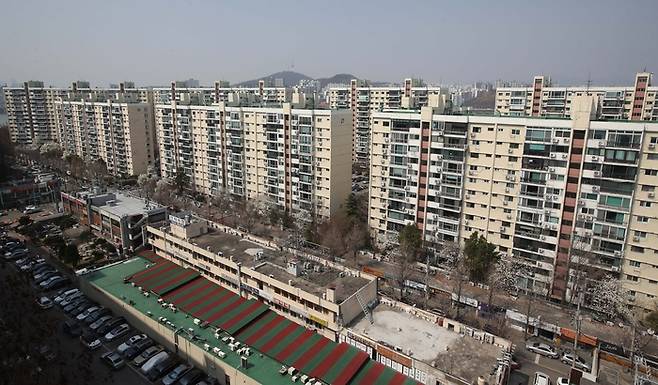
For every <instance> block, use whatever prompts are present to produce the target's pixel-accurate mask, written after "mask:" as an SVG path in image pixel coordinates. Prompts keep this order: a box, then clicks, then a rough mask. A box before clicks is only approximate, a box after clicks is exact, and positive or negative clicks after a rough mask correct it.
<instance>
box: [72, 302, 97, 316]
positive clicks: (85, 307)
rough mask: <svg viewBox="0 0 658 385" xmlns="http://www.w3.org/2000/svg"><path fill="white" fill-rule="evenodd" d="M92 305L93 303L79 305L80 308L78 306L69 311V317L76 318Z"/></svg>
mask: <svg viewBox="0 0 658 385" xmlns="http://www.w3.org/2000/svg"><path fill="white" fill-rule="evenodd" d="M94 305H95V304H94V303H93V302H85V303H81V304H80V306H78V307H76V308H75V309H73V310H71V317H77V316H78V314H80V313H82V312H83V311H85V310H87V309H88V308H90V307H92V306H94Z"/></svg>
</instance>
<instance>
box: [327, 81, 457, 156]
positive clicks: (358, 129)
mask: <svg viewBox="0 0 658 385" xmlns="http://www.w3.org/2000/svg"><path fill="white" fill-rule="evenodd" d="M326 99H327V103H328V104H329V107H330V108H332V109H349V110H351V111H352V115H353V128H352V130H353V138H352V147H353V149H352V161H353V162H355V163H361V164H368V158H369V156H370V135H371V124H372V122H371V115H372V114H373V113H374V112H377V111H381V110H391V109H418V108H421V107H424V106H432V107H436V108H439V109H441V110H444V109H445V108H447V107H448V100H449V95H448V94H447V90H445V89H442V88H441V87H434V86H425V85H422V83H421V82H420V81H419V80H415V79H405V80H404V83H403V85H402V86H384V87H373V86H370V85H368V84H367V83H366V82H364V81H359V80H357V79H352V81H351V83H350V85H349V86H344V87H331V88H329V89H328V90H327V91H326Z"/></svg>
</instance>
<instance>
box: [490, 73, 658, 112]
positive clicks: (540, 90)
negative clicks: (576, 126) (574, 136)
mask: <svg viewBox="0 0 658 385" xmlns="http://www.w3.org/2000/svg"><path fill="white" fill-rule="evenodd" d="M651 78H652V74H651V73H649V72H641V73H638V74H637V75H636V76H635V83H634V84H633V85H632V86H625V87H605V86H604V87H602V86H582V87H557V86H553V85H552V84H551V81H550V79H549V78H547V77H545V76H535V78H534V79H533V82H532V86H530V87H502V88H498V89H497V90H496V107H495V110H496V113H498V114H500V115H502V116H543V117H550V118H568V117H569V116H571V105H572V101H573V98H575V97H578V96H583V95H592V96H594V97H596V101H597V105H598V109H597V112H598V116H597V117H598V118H599V119H603V120H658V107H657V106H656V96H657V95H658V87H655V86H652V85H651Z"/></svg>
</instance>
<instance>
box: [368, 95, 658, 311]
mask: <svg viewBox="0 0 658 385" xmlns="http://www.w3.org/2000/svg"><path fill="white" fill-rule="evenodd" d="M597 108H598V106H597V101H596V98H595V97H593V96H581V97H575V98H573V101H572V107H571V118H570V119H563V118H561V119H549V118H541V119H537V118H532V117H500V116H454V115H440V114H436V113H434V112H433V111H432V109H431V108H429V107H428V108H423V109H421V110H420V111H416V112H411V111H404V112H403V111H396V112H379V113H375V114H373V143H372V158H371V159H372V164H371V165H370V186H371V188H370V208H369V224H370V227H371V230H372V234H373V236H375V237H376V239H377V240H378V242H380V243H385V242H392V241H393V242H394V241H395V235H396V233H397V232H398V231H399V229H400V228H401V227H402V226H404V225H405V224H408V223H415V224H416V225H417V226H418V227H419V229H421V231H422V233H423V239H424V241H425V243H426V244H427V245H428V246H429V247H430V248H438V247H439V246H438V245H440V244H442V243H443V242H446V241H458V242H460V243H463V242H464V241H465V239H466V238H468V237H469V236H470V235H471V234H472V233H474V232H476V231H477V232H478V233H480V234H483V235H485V236H486V237H487V239H488V240H489V241H490V242H492V243H494V244H495V245H497V246H498V250H499V251H501V252H503V253H507V254H508V255H513V256H515V257H518V258H519V260H521V261H523V262H524V263H525V264H527V266H528V267H529V268H530V269H531V271H532V274H530V275H529V276H528V277H526V282H525V284H526V288H528V289H531V290H533V291H535V292H537V293H541V294H544V295H546V296H548V297H551V298H554V299H558V300H561V299H566V300H570V298H571V289H570V288H571V285H573V283H574V279H575V277H576V276H577V273H578V272H579V271H582V269H580V266H584V265H586V266H587V267H588V268H589V269H593V270H594V271H596V272H599V273H600V274H610V275H612V276H615V277H619V278H621V279H622V280H623V282H624V283H625V285H626V286H627V287H628V288H629V290H631V294H632V295H633V296H635V298H638V300H637V302H636V304H637V305H638V306H640V307H643V308H645V309H651V308H653V304H652V303H649V302H650V300H651V299H652V298H653V297H652V296H654V295H658V286H656V284H653V282H656V278H658V277H657V276H655V271H654V270H653V269H649V268H648V267H649V266H654V265H655V264H656V263H657V262H658V259H656V257H657V256H658V248H656V241H657V240H658V237H657V236H656V230H655V227H656V226H655V224H653V225H652V224H651V223H652V221H655V220H656V219H655V217H656V211H655V207H654V205H655V204H656V203H655V193H654V191H655V188H656V186H658V176H657V175H656V171H655V166H656V164H655V163H654V161H655V160H656V159H658V155H656V150H655V147H656V143H657V142H658V123H655V122H647V121H637V122H634V121H602V120H596V116H597V112H596V110H597ZM645 267H646V268H645Z"/></svg>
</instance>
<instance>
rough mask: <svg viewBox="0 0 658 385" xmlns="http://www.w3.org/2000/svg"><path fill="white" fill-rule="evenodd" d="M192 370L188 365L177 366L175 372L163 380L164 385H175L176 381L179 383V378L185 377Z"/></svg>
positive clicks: (168, 374)
mask: <svg viewBox="0 0 658 385" xmlns="http://www.w3.org/2000/svg"><path fill="white" fill-rule="evenodd" d="M191 369H192V367H191V366H190V365H188V364H180V365H178V366H176V367H175V368H174V370H172V371H171V372H169V373H167V375H166V376H164V378H163V379H162V385H173V384H174V383H175V382H176V381H178V379H179V378H181V377H183V376H184V375H185V374H186V373H187V372H189V371H190V370H191Z"/></svg>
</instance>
